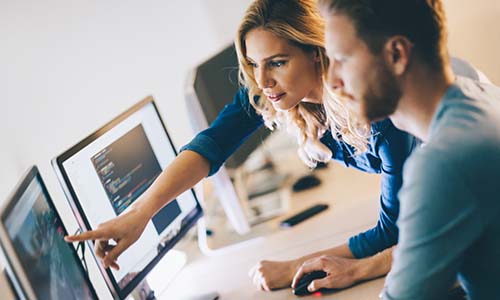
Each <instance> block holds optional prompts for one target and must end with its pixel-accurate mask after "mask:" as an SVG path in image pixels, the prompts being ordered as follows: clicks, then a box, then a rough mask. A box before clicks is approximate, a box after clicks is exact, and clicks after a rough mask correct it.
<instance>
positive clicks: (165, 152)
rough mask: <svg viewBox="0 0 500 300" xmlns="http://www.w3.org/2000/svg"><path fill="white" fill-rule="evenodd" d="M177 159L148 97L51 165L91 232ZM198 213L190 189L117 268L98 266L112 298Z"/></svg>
mask: <svg viewBox="0 0 500 300" xmlns="http://www.w3.org/2000/svg"><path fill="white" fill-rule="evenodd" d="M176 155H177V152H176V150H175V147H174V146H173V144H172V141H171V140H170V137H169V135H168V133H167V131H166V128H165V126H164V124H163V122H162V119H161V118H160V115H159V112H158V110H157V107H156V105H155V103H154V101H153V98H152V97H148V98H146V99H144V100H143V101H141V102H139V103H138V104H136V105H135V106H133V107H132V108H130V109H129V110H127V111H126V112H125V113H123V114H121V115H120V116H118V117H117V118H115V119H114V120H112V121H111V122H110V123H108V124H107V125H105V126H104V127H102V128H101V129H99V130H97V131H96V132H95V133H93V134H91V135H90V136H89V137H87V138H85V139H84V140H83V141H81V142H80V143H78V144H77V145H75V146H74V147H72V148H71V149H69V150H67V151H66V152H64V153H63V154H61V155H60V156H58V157H57V158H55V159H54V160H53V166H54V168H55V170H56V173H57V174H58V178H59V181H60V183H61V185H62V186H63V189H64V190H65V193H66V196H67V198H68V200H69V202H70V204H71V206H72V207H73V211H74V213H75V215H76V217H77V219H78V221H79V223H80V226H81V227H82V229H84V230H91V229H95V228H96V227H97V226H98V225H99V224H100V223H103V222H105V221H107V220H109V219H112V218H114V217H116V216H118V215H120V214H122V213H124V212H126V211H127V209H128V208H129V207H130V205H131V204H132V203H134V201H136V200H137V199H138V198H139V197H140V195H141V194H142V193H143V192H144V191H145V190H146V189H147V188H148V187H149V186H151V184H152V183H153V182H154V181H155V179H156V178H157V177H158V176H159V175H160V173H161V172H162V170H163V169H165V167H166V166H167V165H168V164H169V163H170V162H172V160H173V159H174V158H175V157H176ZM201 214H202V211H201V207H200V205H199V203H198V201H197V199H196V196H195V194H194V192H193V190H189V191H187V192H185V193H183V194H181V195H180V196H179V197H177V198H176V199H175V200H173V201H171V202H170V203H169V204H167V205H166V206H164V207H163V208H162V209H161V210H160V211H159V212H158V213H157V214H156V215H155V216H154V217H153V218H152V220H151V221H150V222H149V223H148V225H147V226H146V228H145V230H144V233H143V234H142V236H141V237H140V238H139V240H138V241H137V242H136V243H135V244H133V245H132V246H131V247H130V248H128V249H127V250H126V251H125V252H123V253H122V255H121V256H120V257H119V258H118V264H119V265H120V270H118V271H117V270H111V269H106V270H104V269H103V268H102V265H101V271H102V273H103V275H104V277H105V279H106V281H107V283H108V286H109V288H110V290H111V292H112V294H113V296H114V297H115V298H116V299H124V298H125V297H126V296H127V295H128V294H129V293H130V292H131V291H132V290H133V289H134V288H135V287H136V286H137V285H138V284H139V283H140V282H141V281H142V280H143V279H144V277H145V276H146V274H147V273H148V272H149V271H150V270H151V268H153V267H154V265H155V264H156V263H157V262H158V260H159V259H160V258H161V257H162V256H163V255H164V254H165V253H166V252H167V251H168V250H169V249H170V248H172V246H173V245H174V244H175V243H176V242H177V241H178V240H179V239H180V238H181V237H182V236H183V235H184V234H185V233H186V232H187V230H188V229H189V228H190V227H191V226H193V225H194V224H195V222H196V220H197V219H198V218H199V217H200V216H201Z"/></svg>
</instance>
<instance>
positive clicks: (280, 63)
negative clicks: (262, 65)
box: [269, 60, 286, 68]
mask: <svg viewBox="0 0 500 300" xmlns="http://www.w3.org/2000/svg"><path fill="white" fill-rule="evenodd" d="M285 64H286V61H284V60H278V61H271V62H269V65H270V66H271V67H273V68H279V67H282V66H284V65H285Z"/></svg>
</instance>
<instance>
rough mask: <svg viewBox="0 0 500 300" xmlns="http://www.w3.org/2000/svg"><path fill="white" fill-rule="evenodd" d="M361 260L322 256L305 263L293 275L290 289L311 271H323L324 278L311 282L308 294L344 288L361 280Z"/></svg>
mask: <svg viewBox="0 0 500 300" xmlns="http://www.w3.org/2000/svg"><path fill="white" fill-rule="evenodd" d="M363 262H364V261H363V260H359V259H351V258H343V257H338V256H331V255H322V256H319V257H316V258H312V259H309V260H307V261H305V262H304V263H303V264H302V266H301V267H300V268H299V269H298V271H297V273H296V274H295V276H294V278H293V281H292V287H293V288H295V286H296V285H297V283H298V281H299V279H300V278H301V277H302V276H304V275H305V274H307V273H310V272H313V271H324V272H326V274H327V275H326V277H325V278H322V279H317V280H314V281H313V282H311V284H310V285H309V287H308V290H309V291H310V292H314V291H317V290H319V289H320V288H329V289H332V288H346V287H349V286H352V285H353V284H355V283H357V282H359V281H361V280H362V276H363V274H362V272H361V271H362V263H363Z"/></svg>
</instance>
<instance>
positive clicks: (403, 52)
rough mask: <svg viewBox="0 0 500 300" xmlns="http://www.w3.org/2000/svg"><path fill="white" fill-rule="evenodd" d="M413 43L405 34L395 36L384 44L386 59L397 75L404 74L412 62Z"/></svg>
mask: <svg viewBox="0 0 500 300" xmlns="http://www.w3.org/2000/svg"><path fill="white" fill-rule="evenodd" d="M412 49H413V43H412V42H410V40H408V38H406V37H404V36H399V35H398V36H393V37H391V38H389V39H388V40H387V42H386V43H385V45H384V50H383V51H384V59H385V61H386V64H387V66H388V67H389V68H390V69H391V70H392V71H393V72H394V74H395V75H402V74H403V73H404V72H405V71H406V70H407V69H408V65H409V62H410V58H411V54H412Z"/></svg>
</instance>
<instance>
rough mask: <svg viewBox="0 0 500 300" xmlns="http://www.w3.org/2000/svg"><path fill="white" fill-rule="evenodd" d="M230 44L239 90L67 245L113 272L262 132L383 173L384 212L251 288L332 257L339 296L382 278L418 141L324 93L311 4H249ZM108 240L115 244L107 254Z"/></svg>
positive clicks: (320, 156)
mask: <svg viewBox="0 0 500 300" xmlns="http://www.w3.org/2000/svg"><path fill="white" fill-rule="evenodd" d="M235 44H236V49H237V54H238V59H239V67H240V75H241V76H240V79H241V83H242V85H243V88H242V89H240V90H239V91H238V93H237V94H236V96H235V98H234V100H233V103H232V104H230V105H228V106H226V108H225V109H224V110H223V111H222V112H221V113H220V114H219V116H218V117H217V119H216V120H215V121H214V122H213V123H212V125H211V126H210V128H208V129H207V130H205V131H203V132H200V133H199V134H198V135H197V136H196V137H195V138H194V139H193V140H192V141H191V142H190V143H189V144H188V145H186V146H184V147H183V148H182V149H181V153H180V154H179V156H178V157H177V158H176V159H175V160H174V161H173V162H172V163H171V164H170V165H169V166H168V167H167V168H166V169H165V170H164V171H163V173H162V174H161V175H160V176H159V178H158V179H157V180H156V182H155V183H154V184H153V185H152V186H151V187H150V188H149V189H148V190H147V191H146V192H145V193H144V194H143V195H142V196H141V199H140V201H137V202H136V203H135V204H134V205H133V207H132V209H130V210H129V211H128V212H127V213H125V214H123V215H120V216H119V217H117V218H115V219H113V220H110V221H108V222H106V223H104V224H101V225H100V226H99V228H98V229H97V230H95V231H89V232H86V233H83V234H81V235H79V236H72V237H67V240H68V241H78V240H83V239H93V240H98V242H97V243H96V253H97V255H98V256H99V257H100V258H101V259H102V260H103V263H104V265H105V266H106V267H108V266H111V267H114V268H118V267H119V266H118V265H117V263H116V259H117V257H118V256H119V255H120V254H121V253H122V252H123V251H124V250H125V249H127V248H128V247H129V246H130V245H131V244H132V243H134V242H135V241H136V240H137V239H138V238H139V236H140V234H141V233H142V231H143V230H144V228H145V226H146V224H147V222H148V221H149V220H150V219H151V217H152V216H153V215H154V214H155V213H156V212H157V211H158V210H159V209H160V208H161V207H163V206H164V205H166V204H167V203H168V202H169V201H170V200H171V199H175V197H176V196H178V195H179V194H181V193H182V192H184V191H185V190H187V189H189V188H190V187H192V186H193V185H195V184H196V183H197V182H198V181H200V180H201V179H203V177H205V176H207V175H212V174H213V173H215V172H216V171H217V170H218V169H219V167H220V166H221V165H222V163H223V162H224V161H225V159H227V158H228V157H229V156H230V155H231V154H232V152H233V151H234V150H235V149H236V148H237V147H238V145H240V144H241V143H242V141H244V139H245V138H246V137H247V136H248V135H249V134H250V133H252V132H253V131H255V130H256V129H257V128H258V127H260V126H262V125H263V124H265V125H266V126H268V127H270V128H279V129H286V130H288V131H290V132H292V134H294V135H295V137H296V138H297V141H298V144H299V156H300V158H301V159H302V160H303V161H304V162H305V163H306V164H307V165H308V166H310V167H314V166H315V165H316V163H317V162H325V161H328V160H330V159H335V160H338V161H341V162H342V163H344V164H345V165H346V166H350V167H354V168H357V169H359V170H362V171H365V172H371V173H380V174H381V176H382V187H381V188H382V194H381V197H380V204H381V211H380V219H379V221H378V223H377V225H376V226H375V227H374V228H372V229H370V230H368V231H366V232H364V233H361V234H358V235H356V236H353V237H351V238H350V239H349V241H348V242H347V243H345V244H343V245H340V246H337V247H334V248H331V249H327V250H324V251H321V252H317V253H313V254H311V255H307V256H304V257H300V258H297V259H295V260H291V261H285V262H271V261H262V262H260V263H258V264H257V265H256V266H255V267H254V268H253V269H252V270H251V272H250V275H251V276H252V277H253V281H254V284H255V285H256V286H257V287H258V288H260V289H264V290H271V289H276V288H281V287H285V286H289V285H290V284H291V282H292V279H293V277H294V275H295V273H296V271H297V270H298V268H299V267H300V266H301V264H302V263H303V262H304V261H306V260H307V259H310V258H312V257H316V256H318V255H328V259H329V260H331V261H329V263H331V264H332V265H335V266H338V267H336V268H332V270H331V272H329V274H328V277H330V278H332V279H333V282H335V284H336V286H335V287H338V288H341V287H347V286H350V285H352V284H354V283H356V282H358V281H361V280H367V279H370V278H374V277H378V276H381V275H384V274H386V273H387V272H388V271H389V269H390V265H391V259H392V257H391V255H390V254H391V251H392V249H391V247H392V246H393V245H395V244H396V243H397V235H398V228H397V226H396V219H397V216H398V213H399V202H398V199H397V192H398V190H399V189H400V187H401V183H402V182H401V176H402V174H401V172H402V166H403V163H404V161H405V159H406V157H408V155H409V154H410V152H411V151H412V149H413V148H414V147H415V146H416V145H417V144H418V142H417V141H416V139H415V138H414V137H412V136H409V135H407V134H406V133H403V132H401V131H399V130H397V129H396V128H395V127H394V126H393V124H392V123H391V122H390V121H389V120H384V121H381V122H377V123H374V124H372V125H371V126H368V125H367V124H365V123H363V122H362V121H360V120H358V119H357V118H356V116H354V115H352V114H351V113H350V112H349V110H348V109H347V108H346V107H345V106H344V105H343V104H342V102H341V101H340V100H339V99H338V98H337V97H335V96H334V95H333V94H331V93H329V92H328V91H327V90H326V88H325V85H324V84H323V82H324V76H325V74H326V71H327V68H328V59H327V57H326V55H325V49H324V47H323V45H324V23H323V20H322V19H321V17H320V16H319V14H318V11H317V8H316V1H314V0H256V1H254V2H253V3H252V4H251V5H250V7H249V8H248V10H247V12H246V14H245V16H244V18H243V21H242V23H241V25H240V27H239V30H238V36H237V39H236V42H235ZM109 239H113V240H115V241H116V242H117V245H116V246H115V247H111V246H110V245H109V244H108V241H109ZM379 252H382V253H380V254H377V253H379ZM375 254H377V255H375Z"/></svg>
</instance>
